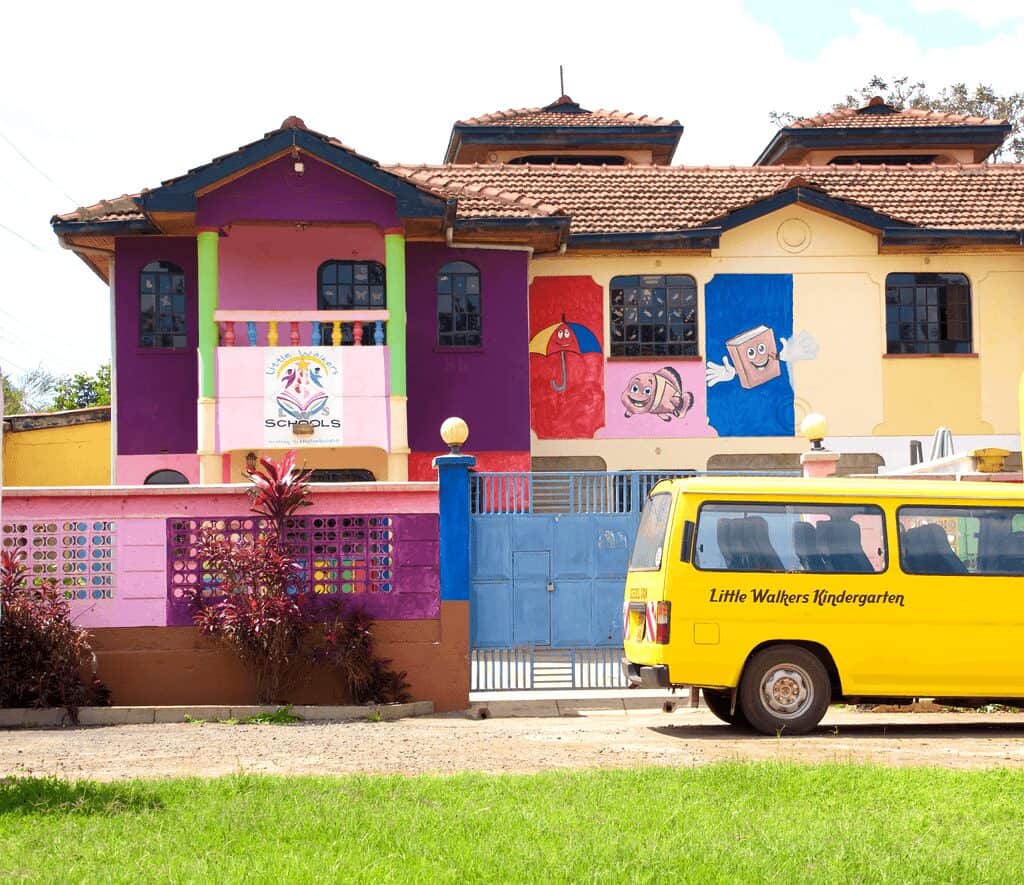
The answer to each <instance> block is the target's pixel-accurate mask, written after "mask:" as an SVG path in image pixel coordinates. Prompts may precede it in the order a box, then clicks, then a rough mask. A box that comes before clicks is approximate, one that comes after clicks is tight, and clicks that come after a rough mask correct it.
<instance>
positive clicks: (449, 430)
mask: <svg viewBox="0 0 1024 885" xmlns="http://www.w3.org/2000/svg"><path fill="white" fill-rule="evenodd" d="M441 439H442V440H444V444H445V445H446V446H448V448H449V449H451V453H452V454H453V455H457V454H459V452H460V451H462V447H463V446H464V445H465V443H466V440H467V439H469V425H468V424H467V423H466V422H465V421H463V420H462V419H461V418H448V419H447V420H446V421H445V422H444V424H442V425H441Z"/></svg>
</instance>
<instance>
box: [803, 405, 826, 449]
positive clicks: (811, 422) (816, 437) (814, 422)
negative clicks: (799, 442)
mask: <svg viewBox="0 0 1024 885" xmlns="http://www.w3.org/2000/svg"><path fill="white" fill-rule="evenodd" d="M827 433H828V421H827V420H826V419H825V416H824V415H822V414H820V413H819V412H811V414H809V415H808V416H807V417H806V418H804V420H803V421H801V422H800V435H801V436H803V437H804V438H805V439H809V440H810V441H811V448H812V449H823V448H824V446H823V445H822V444H821V441H822V440H823V439H824V438H825V435H826V434H827Z"/></svg>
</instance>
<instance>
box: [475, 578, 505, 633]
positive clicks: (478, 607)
mask: <svg viewBox="0 0 1024 885" xmlns="http://www.w3.org/2000/svg"><path fill="white" fill-rule="evenodd" d="M469 635H470V636H471V637H472V643H473V645H475V646H480V647H482V646H492V647H498V648H508V647H509V646H510V645H512V582H511V581H502V582H494V583H486V584H484V583H481V584H478V583H474V584H472V585H471V587H470V591H469Z"/></svg>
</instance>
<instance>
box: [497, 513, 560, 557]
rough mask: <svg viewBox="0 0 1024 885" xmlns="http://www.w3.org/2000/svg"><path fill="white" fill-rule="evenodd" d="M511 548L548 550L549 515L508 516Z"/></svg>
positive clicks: (551, 520)
mask: <svg viewBox="0 0 1024 885" xmlns="http://www.w3.org/2000/svg"><path fill="white" fill-rule="evenodd" d="M506 518H507V519H508V520H510V523H511V524H510V528H511V530H512V549H513V550H550V549H551V526H552V525H553V524H554V517H551V516H510V517H506Z"/></svg>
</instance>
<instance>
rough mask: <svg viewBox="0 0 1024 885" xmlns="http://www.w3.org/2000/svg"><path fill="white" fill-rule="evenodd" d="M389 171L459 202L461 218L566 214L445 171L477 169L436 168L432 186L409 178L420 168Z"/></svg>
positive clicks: (389, 168)
mask: <svg viewBox="0 0 1024 885" xmlns="http://www.w3.org/2000/svg"><path fill="white" fill-rule="evenodd" d="M384 168H385V169H386V170H387V171H389V172H393V173H395V174H397V175H401V176H402V177H403V178H407V179H408V180H409V181H412V182H413V183H415V184H418V185H419V186H420V187H426V188H427V189H428V190H430V191H431V192H433V193H435V194H437V195H438V196H439V197H443V198H445V199H449V198H452V197H454V198H455V200H456V201H457V213H456V215H457V217H458V218H549V217H551V216H555V215H565V214H566V212H565V210H564V209H562V208H561V207H559V206H557V205H555V204H553V203H550V202H547V201H545V200H542V199H540V198H538V197H530V196H527V195H525V194H522V193H519V192H517V191H515V190H512V189H510V188H507V187H504V186H501V185H492V184H489V183H488V182H485V181H479V182H478V181H465V180H461V179H460V178H459V177H458V176H449V175H446V174H445V173H444V170H445V169H462V168H473V167H460V166H433V167H430V168H432V169H435V170H438V171H437V173H436V174H431V175H430V176H429V178H430V181H429V184H428V183H425V182H423V181H421V180H420V178H419V176H416V175H407V174H405V170H407V169H412V168H419V167H408V166H386V167H384Z"/></svg>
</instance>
